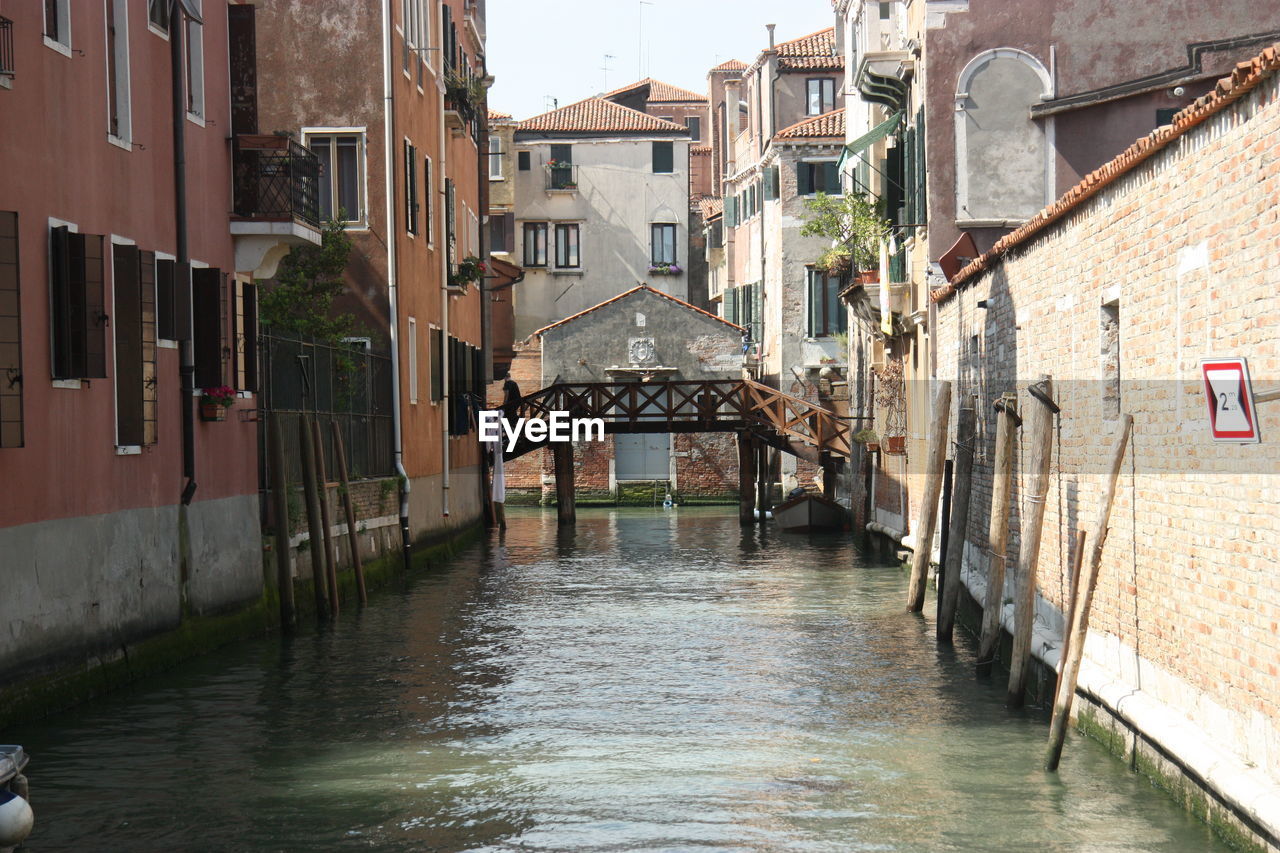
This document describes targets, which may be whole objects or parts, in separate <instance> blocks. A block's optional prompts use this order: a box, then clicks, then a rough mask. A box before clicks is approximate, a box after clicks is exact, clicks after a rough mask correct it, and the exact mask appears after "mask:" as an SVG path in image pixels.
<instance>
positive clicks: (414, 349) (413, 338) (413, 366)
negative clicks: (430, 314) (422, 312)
mask: <svg viewBox="0 0 1280 853" xmlns="http://www.w3.org/2000/svg"><path fill="white" fill-rule="evenodd" d="M405 345H406V347H407V348H408V350H409V402H410V403H413V404H415V405H416V404H417V402H418V321H417V320H416V319H414V318H413V317H410V318H409V335H408V340H407V341H406V342H405Z"/></svg>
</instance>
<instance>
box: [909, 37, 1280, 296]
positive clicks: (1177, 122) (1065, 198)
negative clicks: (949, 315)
mask: <svg viewBox="0 0 1280 853" xmlns="http://www.w3.org/2000/svg"><path fill="white" fill-rule="evenodd" d="M1277 70H1280V43H1277V44H1273V45H1272V46H1271V47H1269V48H1267V49H1266V50H1264V51H1262V53H1260V54H1259V55H1257V56H1255V57H1254V58H1253V59H1251V60H1249V61H1247V62H1241V63H1240V64H1238V65H1237V66H1236V67H1235V70H1233V71H1232V72H1231V76H1230V77H1223V78H1222V79H1221V80H1219V81H1218V85H1217V86H1215V87H1214V90H1213V91H1212V92H1210V93H1209V94H1207V95H1204V96H1202V97H1200V98H1197V99H1196V100H1195V101H1193V102H1192V103H1191V104H1190V105H1189V106H1187V107H1186V108H1185V109H1183V110H1182V111H1181V112H1179V113H1177V114H1176V115H1175V116H1174V117H1173V122H1172V123H1171V124H1166V125H1162V126H1161V127H1158V128H1156V129H1155V130H1153V131H1151V132H1150V133H1149V134H1147V135H1146V136H1143V137H1140V138H1139V139H1138V141H1137V142H1135V143H1133V144H1132V145H1130V146H1129V147H1128V148H1126V149H1125V150H1124V151H1123V152H1121V153H1120V155H1119V156H1118V157H1116V158H1115V159H1114V160H1112V161H1111V162H1109V163H1106V164H1104V165H1103V166H1101V167H1099V168H1098V169H1095V170H1094V171H1092V172H1090V173H1089V174H1088V175H1086V176H1085V177H1084V179H1083V180H1081V181H1080V183H1078V184H1076V185H1075V186H1074V187H1072V188H1071V189H1069V190H1067V191H1066V192H1065V193H1063V194H1062V195H1061V196H1060V197H1059V198H1058V200H1057V201H1055V202H1054V203H1053V204H1050V205H1049V206H1048V207H1046V208H1044V209H1043V210H1041V211H1040V212H1039V213H1037V214H1036V215H1035V216H1033V217H1031V219H1029V220H1027V222H1026V223H1025V224H1023V225H1022V227H1020V228H1018V229H1017V230H1015V231H1013V232H1011V233H1009V234H1006V235H1005V236H1003V237H1001V238H1000V239H999V240H997V241H996V244H995V245H994V246H992V247H991V249H990V250H988V251H987V252H985V253H983V254H982V255H981V256H979V257H977V258H975V259H974V260H972V261H970V262H969V264H968V265H967V266H965V267H964V268H963V269H961V270H960V271H959V272H958V273H956V276H955V278H954V279H952V280H951V281H950V282H949V283H947V284H946V285H944V286H943V287H940V288H938V289H937V290H934V291H933V292H932V293H930V298H931V299H932V300H933V301H934V302H945V301H946V300H947V299H949V298H951V296H952V295H953V294H954V293H955V292H956V290H958V289H959V288H960V286H961V285H963V284H965V283H966V282H968V281H969V280H970V279H972V278H975V277H976V276H978V275H979V274H980V273H982V272H984V271H986V270H988V269H992V268H993V267H995V266H997V265H998V264H999V263H1000V261H1001V259H1002V258H1003V257H1004V255H1005V253H1007V252H1009V251H1010V250H1012V249H1014V248H1015V247H1017V246H1020V245H1022V244H1023V243H1026V242H1028V241H1030V240H1031V239H1033V238H1034V237H1035V236H1036V235H1037V234H1039V233H1040V232H1041V231H1044V230H1045V229H1046V228H1048V227H1049V226H1051V225H1053V224H1054V223H1055V222H1057V221H1059V220H1060V219H1062V218H1063V217H1065V216H1066V215H1067V214H1069V213H1070V212H1071V211H1073V210H1075V209H1076V208H1078V207H1080V206H1081V205H1083V204H1085V203H1086V202H1088V201H1089V199H1091V198H1093V197H1094V196H1095V195H1097V194H1098V193H1099V192H1101V191H1102V190H1103V189H1105V188H1106V187H1108V186H1110V185H1111V184H1113V183H1115V182H1116V181H1117V180H1119V179H1120V178H1122V177H1123V176H1124V175H1126V174H1128V173H1129V172H1131V171H1133V170H1134V169H1136V168H1137V167H1138V166H1140V165H1142V163H1144V162H1145V161H1146V160H1147V159H1148V158H1150V157H1152V156H1154V155H1155V154H1156V153H1157V152H1159V151H1161V150H1163V149H1164V148H1165V147H1167V146H1168V145H1169V144H1170V143H1171V142H1174V141H1175V140H1177V139H1178V138H1179V137H1181V136H1183V135H1185V134H1187V133H1189V132H1190V131H1191V130H1193V129H1194V128H1196V127H1197V126H1198V125H1200V124H1203V123H1204V122H1205V120H1207V119H1209V118H1210V117H1212V116H1214V115H1216V114H1218V113H1220V112H1222V111H1223V110H1225V109H1226V108H1227V107H1229V106H1230V105H1231V104H1233V103H1234V102H1236V101H1238V100H1239V99H1240V98H1242V97H1244V96H1245V95H1246V94H1248V93H1249V92H1250V91H1251V90H1252V89H1254V88H1256V87H1257V86H1258V85H1259V84H1260V83H1262V82H1263V81H1264V80H1266V79H1267V78H1269V77H1271V76H1273V75H1274V74H1275V73H1276V72H1277Z"/></svg>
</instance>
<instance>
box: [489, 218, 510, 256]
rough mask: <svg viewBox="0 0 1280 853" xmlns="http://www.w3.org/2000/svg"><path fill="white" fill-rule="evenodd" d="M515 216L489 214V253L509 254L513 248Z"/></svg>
mask: <svg viewBox="0 0 1280 853" xmlns="http://www.w3.org/2000/svg"><path fill="white" fill-rule="evenodd" d="M514 228H515V214H514V213H490V214H489V251H490V252H510V251H511V250H512V249H514V248H515V234H514V232H513V229H514Z"/></svg>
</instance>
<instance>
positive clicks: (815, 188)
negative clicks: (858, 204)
mask: <svg viewBox="0 0 1280 853" xmlns="http://www.w3.org/2000/svg"><path fill="white" fill-rule="evenodd" d="M796 192H797V193H798V194H799V195H816V194H817V193H826V194H827V195H840V194H841V193H842V192H843V190H842V189H841V188H840V172H839V170H837V169H836V161H835V160H826V161H823V162H820V163H797V164H796Z"/></svg>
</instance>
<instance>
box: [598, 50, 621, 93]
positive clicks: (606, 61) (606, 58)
mask: <svg viewBox="0 0 1280 853" xmlns="http://www.w3.org/2000/svg"><path fill="white" fill-rule="evenodd" d="M617 58H618V57H616V56H614V55H613V54H612V53H606V54H605V55H604V64H603V65H601V66H600V70H601V71H603V72H604V88H603V89H601V91H602V92H607V91H609V60H610V59H617Z"/></svg>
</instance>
